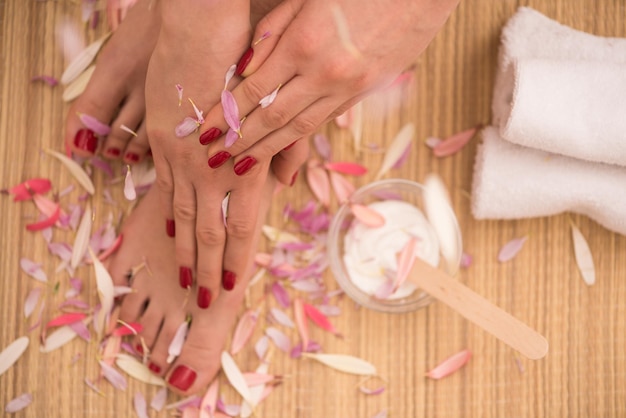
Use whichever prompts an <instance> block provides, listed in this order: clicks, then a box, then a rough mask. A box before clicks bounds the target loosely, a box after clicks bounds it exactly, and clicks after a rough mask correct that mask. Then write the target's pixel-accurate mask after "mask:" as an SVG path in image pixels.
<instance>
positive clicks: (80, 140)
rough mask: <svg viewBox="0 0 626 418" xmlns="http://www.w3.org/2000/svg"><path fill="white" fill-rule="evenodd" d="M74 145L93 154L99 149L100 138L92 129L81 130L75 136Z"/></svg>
mask: <svg viewBox="0 0 626 418" xmlns="http://www.w3.org/2000/svg"><path fill="white" fill-rule="evenodd" d="M74 145H75V146H76V148H78V149H81V150H83V151H87V152H90V153H92V154H93V153H94V152H96V148H98V137H96V134H95V133H94V132H93V131H92V130H91V129H80V130H79V131H78V132H76V135H75V136H74Z"/></svg>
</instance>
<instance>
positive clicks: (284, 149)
mask: <svg viewBox="0 0 626 418" xmlns="http://www.w3.org/2000/svg"><path fill="white" fill-rule="evenodd" d="M296 142H298V141H293V142H292V143H291V144H289V145H287V146H286V147H285V148H283V151H287V150H288V149H289V148H291V147H293V146H294V145H296Z"/></svg>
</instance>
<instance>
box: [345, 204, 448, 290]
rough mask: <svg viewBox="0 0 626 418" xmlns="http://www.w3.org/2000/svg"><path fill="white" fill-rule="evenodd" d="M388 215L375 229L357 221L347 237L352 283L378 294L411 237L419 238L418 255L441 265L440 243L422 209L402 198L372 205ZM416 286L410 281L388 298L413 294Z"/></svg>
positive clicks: (393, 270)
mask: <svg viewBox="0 0 626 418" xmlns="http://www.w3.org/2000/svg"><path fill="white" fill-rule="evenodd" d="M368 206H369V207H370V208H372V209H374V210H375V211H377V212H378V213H380V214H381V215H382V216H383V217H384V218H385V225H383V226H382V227H379V228H372V227H368V226H366V225H364V224H363V223H361V222H359V221H358V220H355V221H353V222H352V224H351V225H350V229H349V231H348V232H347V233H346V235H345V238H344V247H343V248H344V255H343V260H344V263H345V266H346V269H347V271H348V276H349V277H350V279H351V280H352V282H353V283H354V284H355V285H356V286H357V287H358V288H359V289H360V290H361V291H362V292H364V293H367V294H369V295H375V294H376V292H377V291H378V290H379V289H380V288H381V286H383V285H384V284H385V282H387V281H388V280H389V278H388V277H387V276H385V272H388V273H389V272H391V273H392V276H391V277H393V275H394V274H395V272H396V271H397V269H398V260H397V255H398V253H399V252H400V251H401V250H402V249H403V248H404V247H405V245H406V244H407V242H408V241H409V239H410V238H411V237H415V238H416V239H417V245H416V246H415V256H416V257H419V258H421V259H422V260H424V261H426V262H427V263H429V264H431V265H433V266H437V265H438V264H439V243H438V240H437V236H436V234H435V231H434V230H433V228H432V226H431V225H430V223H428V221H427V220H426V218H425V217H424V214H423V213H422V211H421V210H419V209H418V208H417V207H415V206H413V205H411V204H410V203H407V202H403V201H400V200H385V201H380V202H374V203H371V204H370V205H368ZM416 287H417V286H416V285H414V284H413V283H410V282H408V281H406V282H405V283H404V284H402V286H400V287H399V288H398V289H397V290H396V291H395V292H394V293H393V294H391V295H390V296H389V298H388V299H399V298H403V297H406V296H409V295H410V294H411V293H413V292H414V291H415V289H416Z"/></svg>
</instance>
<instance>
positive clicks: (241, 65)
mask: <svg viewBox="0 0 626 418" xmlns="http://www.w3.org/2000/svg"><path fill="white" fill-rule="evenodd" d="M253 56H254V49H252V47H250V48H248V49H247V50H246V52H244V53H243V55H242V56H241V58H239V62H238V63H237V69H236V70H235V75H241V74H242V73H243V72H244V71H245V70H246V67H247V66H248V64H250V61H252V57H253Z"/></svg>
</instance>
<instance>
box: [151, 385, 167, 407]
mask: <svg viewBox="0 0 626 418" xmlns="http://www.w3.org/2000/svg"><path fill="white" fill-rule="evenodd" d="M166 401H167V388H161V389H159V391H158V392H157V393H156V394H155V395H154V397H153V398H152V401H151V402H150V408H152V409H154V410H155V411H161V410H162V409H163V407H164V406H165V402H166Z"/></svg>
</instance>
